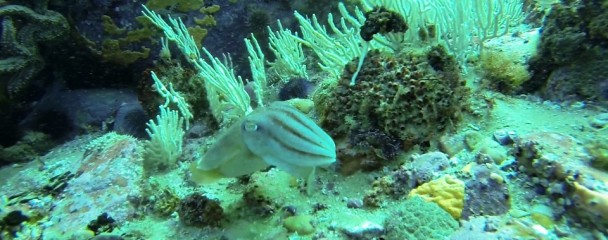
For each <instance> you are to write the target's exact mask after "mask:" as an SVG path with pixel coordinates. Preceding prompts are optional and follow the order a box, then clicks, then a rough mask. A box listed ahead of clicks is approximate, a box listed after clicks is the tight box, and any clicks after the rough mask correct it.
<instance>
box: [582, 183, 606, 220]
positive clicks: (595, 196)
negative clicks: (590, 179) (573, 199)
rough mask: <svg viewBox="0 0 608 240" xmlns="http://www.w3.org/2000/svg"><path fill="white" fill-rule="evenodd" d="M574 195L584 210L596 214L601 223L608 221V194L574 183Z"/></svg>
mask: <svg viewBox="0 0 608 240" xmlns="http://www.w3.org/2000/svg"><path fill="white" fill-rule="evenodd" d="M574 193H575V194H576V195H577V196H578V197H579V199H580V203H581V204H580V205H581V207H582V208H583V209H585V210H587V211H589V212H591V213H594V214H595V215H596V216H597V217H599V218H600V219H601V221H608V193H606V192H599V191H594V190H591V189H589V188H587V187H585V186H583V185H581V184H579V183H577V182H574Z"/></svg>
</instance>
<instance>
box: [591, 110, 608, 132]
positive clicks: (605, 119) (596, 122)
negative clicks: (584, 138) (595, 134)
mask: <svg viewBox="0 0 608 240" xmlns="http://www.w3.org/2000/svg"><path fill="white" fill-rule="evenodd" d="M589 125H591V126H592V127H594V128H604V127H606V125H608V113H601V114H598V115H597V116H595V117H593V119H591V122H590V123H589Z"/></svg>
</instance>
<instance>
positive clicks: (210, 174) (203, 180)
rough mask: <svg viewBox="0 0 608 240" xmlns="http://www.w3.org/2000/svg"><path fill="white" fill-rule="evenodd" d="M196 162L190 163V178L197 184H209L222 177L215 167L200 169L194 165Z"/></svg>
mask: <svg viewBox="0 0 608 240" xmlns="http://www.w3.org/2000/svg"><path fill="white" fill-rule="evenodd" d="M196 166H197V164H196V162H193V163H191V164H190V166H189V168H190V180H192V181H193V182H195V183H196V184H198V185H202V184H211V183H214V182H217V181H218V180H220V179H222V178H224V175H223V174H222V173H220V172H219V170H218V169H217V168H214V169H211V170H202V169H200V168H197V167H196Z"/></svg>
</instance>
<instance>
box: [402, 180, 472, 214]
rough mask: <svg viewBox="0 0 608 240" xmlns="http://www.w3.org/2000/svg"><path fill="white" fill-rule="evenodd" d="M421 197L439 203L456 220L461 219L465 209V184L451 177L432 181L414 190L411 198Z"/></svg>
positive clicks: (410, 195)
mask: <svg viewBox="0 0 608 240" xmlns="http://www.w3.org/2000/svg"><path fill="white" fill-rule="evenodd" d="M412 196H420V197H422V198H423V199H424V200H426V201H430V202H434V203H437V205H439V206H440V207H441V208H443V209H444V210H445V211H446V212H448V213H449V214H450V215H452V217H454V218H455V219H459V218H460V215H461V214H462V209H463V208H464V182H463V181H460V180H458V179H457V178H456V177H454V176H451V175H446V176H443V177H442V178H440V179H436V180H433V181H430V182H428V183H425V184H422V185H420V186H418V187H417V188H416V189H414V190H412V191H411V192H410V194H409V197H412Z"/></svg>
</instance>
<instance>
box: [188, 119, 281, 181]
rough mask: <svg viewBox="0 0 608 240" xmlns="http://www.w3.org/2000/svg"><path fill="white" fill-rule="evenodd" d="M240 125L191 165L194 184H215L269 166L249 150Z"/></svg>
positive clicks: (221, 137)
mask: <svg viewBox="0 0 608 240" xmlns="http://www.w3.org/2000/svg"><path fill="white" fill-rule="evenodd" d="M241 122H242V121H241ZM240 125H242V123H237V124H234V125H233V126H232V127H230V128H228V129H227V130H226V132H224V133H223V134H222V135H221V136H220V137H219V138H218V140H217V142H215V143H214V144H213V145H212V146H211V148H209V150H207V152H205V154H204V155H203V157H202V158H201V159H200V160H199V161H197V162H195V163H193V164H192V165H190V172H191V174H192V180H193V181H194V182H196V183H198V184H208V183H213V182H215V181H217V180H219V179H221V178H227V177H238V176H242V175H246V174H251V173H253V172H256V171H259V170H262V169H265V168H267V167H268V166H269V165H268V164H267V163H266V162H264V161H263V160H262V159H261V158H260V157H258V156H256V155H255V154H254V153H253V152H251V151H250V150H249V149H248V148H247V146H246V145H245V142H244V141H243V137H242V130H241V126H240Z"/></svg>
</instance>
